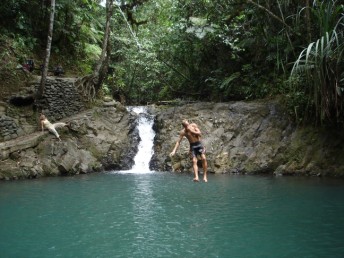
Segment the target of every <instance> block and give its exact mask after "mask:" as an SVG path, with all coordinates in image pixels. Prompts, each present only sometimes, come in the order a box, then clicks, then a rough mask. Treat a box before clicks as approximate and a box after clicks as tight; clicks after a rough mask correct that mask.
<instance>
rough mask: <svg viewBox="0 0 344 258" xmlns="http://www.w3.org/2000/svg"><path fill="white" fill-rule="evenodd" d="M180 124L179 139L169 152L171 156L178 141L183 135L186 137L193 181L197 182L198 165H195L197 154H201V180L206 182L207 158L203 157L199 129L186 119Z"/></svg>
mask: <svg viewBox="0 0 344 258" xmlns="http://www.w3.org/2000/svg"><path fill="white" fill-rule="evenodd" d="M182 125H183V127H184V129H183V130H181V132H180V135H179V139H178V140H177V142H176V145H175V147H174V149H173V151H172V152H171V154H170V156H173V155H174V154H175V153H176V150H177V148H178V147H179V145H180V142H181V141H182V140H183V138H184V137H186V139H188V141H189V143H190V155H191V158H192V167H193V171H194V174H195V178H194V179H193V181H195V182H199V178H198V166H197V156H198V155H199V156H201V159H202V167H203V181H204V182H208V179H207V169H208V165H207V159H206V157H205V148H204V146H203V145H202V143H201V131H200V130H199V128H198V126H197V125H196V124H195V123H191V124H190V123H189V122H188V121H187V120H185V119H184V120H183V121H182Z"/></svg>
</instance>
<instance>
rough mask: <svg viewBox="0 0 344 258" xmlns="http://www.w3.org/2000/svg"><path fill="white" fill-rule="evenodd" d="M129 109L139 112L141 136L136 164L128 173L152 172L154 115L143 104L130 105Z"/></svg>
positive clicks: (135, 159)
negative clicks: (150, 162) (150, 167)
mask: <svg viewBox="0 0 344 258" xmlns="http://www.w3.org/2000/svg"><path fill="white" fill-rule="evenodd" d="M129 110H131V111H133V112H135V113H137V114H138V130H139V135H140V138H141V141H140V144H139V146H138V152H137V154H136V156H135V158H134V162H135V164H134V166H133V168H132V169H131V170H129V171H126V172H127V173H140V174H142V173H152V171H151V170H150V169H149V161H150V159H151V157H152V155H153V145H154V142H153V141H154V136H155V132H154V130H153V122H154V117H153V116H152V115H150V114H148V113H147V108H146V107H143V106H139V107H130V108H129Z"/></svg>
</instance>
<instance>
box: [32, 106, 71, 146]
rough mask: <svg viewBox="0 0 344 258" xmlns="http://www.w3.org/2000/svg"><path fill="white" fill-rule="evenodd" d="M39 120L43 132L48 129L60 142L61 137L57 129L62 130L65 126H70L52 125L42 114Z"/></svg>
mask: <svg viewBox="0 0 344 258" xmlns="http://www.w3.org/2000/svg"><path fill="white" fill-rule="evenodd" d="M39 120H40V122H41V127H42V132H43V131H44V128H47V129H48V130H49V132H51V133H53V134H54V135H55V136H56V138H57V139H59V141H61V138H60V135H59V134H58V132H57V131H56V128H61V127H64V126H68V125H67V124H66V123H62V122H60V123H54V124H52V123H50V122H49V120H48V119H47V118H46V117H45V115H44V114H43V113H41V115H40V117H39Z"/></svg>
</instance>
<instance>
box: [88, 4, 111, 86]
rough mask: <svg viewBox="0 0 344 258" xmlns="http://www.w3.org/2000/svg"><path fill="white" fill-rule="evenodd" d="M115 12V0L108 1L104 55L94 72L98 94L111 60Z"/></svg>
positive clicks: (102, 54) (101, 56)
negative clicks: (112, 24)
mask: <svg viewBox="0 0 344 258" xmlns="http://www.w3.org/2000/svg"><path fill="white" fill-rule="evenodd" d="M112 12H113V0H106V24H105V33H104V39H103V45H102V53H101V55H100V58H99V61H98V63H97V66H96V68H95V69H94V71H93V74H92V77H93V78H94V79H93V82H94V87H95V91H96V92H98V91H99V90H100V88H101V86H102V83H103V81H104V79H105V76H106V72H104V71H107V66H108V62H107V60H108V58H109V56H108V55H109V47H110V46H109V44H110V34H111V26H110V23H111V17H112Z"/></svg>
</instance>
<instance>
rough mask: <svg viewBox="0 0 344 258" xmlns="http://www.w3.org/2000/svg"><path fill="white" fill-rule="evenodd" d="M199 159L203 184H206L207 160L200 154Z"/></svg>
mask: <svg viewBox="0 0 344 258" xmlns="http://www.w3.org/2000/svg"><path fill="white" fill-rule="evenodd" d="M201 158H202V167H203V181H204V182H208V177H207V173H208V163H207V158H206V157H205V154H202V155H201Z"/></svg>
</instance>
